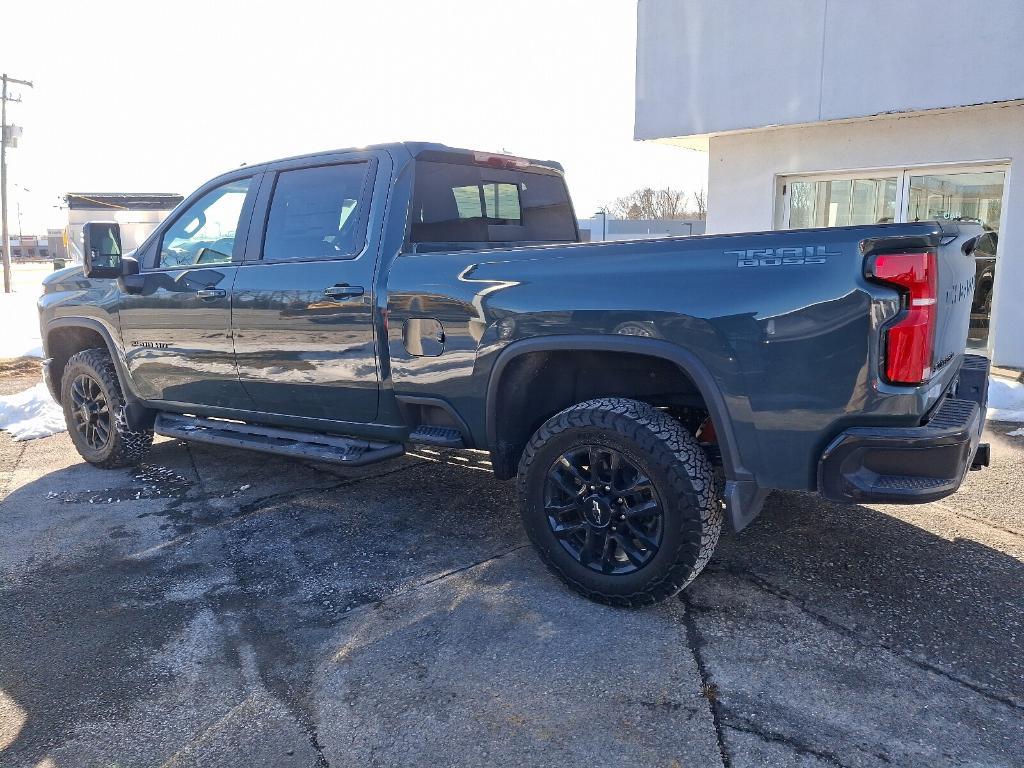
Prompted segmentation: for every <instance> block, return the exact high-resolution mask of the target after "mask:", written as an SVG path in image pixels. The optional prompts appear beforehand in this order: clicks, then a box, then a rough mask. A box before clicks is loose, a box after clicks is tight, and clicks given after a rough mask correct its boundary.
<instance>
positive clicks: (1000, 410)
mask: <svg viewBox="0 0 1024 768" xmlns="http://www.w3.org/2000/svg"><path fill="white" fill-rule="evenodd" d="M988 418H989V420H990V421H1013V422H1022V423H1024V384H1021V383H1020V382H1019V381H1013V380H1012V379H1004V378H1002V377H1000V376H990V377H989V379H988Z"/></svg>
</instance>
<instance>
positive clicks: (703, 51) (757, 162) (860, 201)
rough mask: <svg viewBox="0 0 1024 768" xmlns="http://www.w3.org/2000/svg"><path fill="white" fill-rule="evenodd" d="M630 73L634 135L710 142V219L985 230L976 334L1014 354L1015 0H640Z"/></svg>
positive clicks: (1018, 27)
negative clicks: (988, 309) (988, 295)
mask: <svg viewBox="0 0 1024 768" xmlns="http://www.w3.org/2000/svg"><path fill="white" fill-rule="evenodd" d="M636 84H637V89H636V90H637V95H636V127H635V136H636V138H637V139H656V140H659V141H664V142H669V143H673V144H678V145H679V146H683V147H688V148H690V149H695V150H699V151H703V152H708V153H709V171H708V221H707V225H708V232H735V231H752V230H753V231H756V230H766V229H773V228H774V229H779V228H787V227H810V226H840V225H844V224H859V223H870V222H875V221H881V220H892V221H913V220H915V219H935V218H957V217H964V218H972V219H980V220H981V221H982V222H983V223H984V224H986V225H988V226H989V227H991V228H992V229H994V230H997V231H998V242H999V259H998V260H997V268H996V279H995V285H994V297H993V304H992V322H991V334H990V335H989V336H988V338H987V342H986V340H985V338H984V336H985V333H984V331H982V332H981V334H980V335H981V338H980V339H979V341H980V343H982V344H985V343H987V345H988V349H989V351H990V352H991V353H992V355H993V358H994V361H995V363H996V364H999V365H1006V366H1013V367H1024V334H1022V333H1019V332H1017V331H1016V330H1015V329H1018V328H1021V327H1024V302H1022V301H1021V300H1020V299H1019V296H1020V290H1021V287H1022V286H1024V2H1022V1H1021V0H986V2H973V3H967V2H963V1H962V0H960V1H959V2H958V1H956V0H901V1H900V2H892V1H891V0H857V1H856V2H845V1H844V0H760V1H759V2H749V0H639V7H638V24H637V76H636ZM972 335H974V336H977V335H978V331H977V330H973V331H972Z"/></svg>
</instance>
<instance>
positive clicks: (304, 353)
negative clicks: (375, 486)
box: [232, 152, 390, 423]
mask: <svg viewBox="0 0 1024 768" xmlns="http://www.w3.org/2000/svg"><path fill="white" fill-rule="evenodd" d="M389 174H390V162H389V160H388V158H387V156H386V155H385V154H383V153H374V152H355V153H343V154H339V155H332V156H327V157H324V156H320V157H317V158H315V159H309V158H306V159H303V160H298V161H286V162H283V163H276V164H274V165H272V166H271V168H270V171H269V172H268V174H267V178H266V180H265V181H264V184H263V188H264V193H263V194H261V196H260V198H261V199H260V200H259V201H258V203H257V207H256V213H255V215H254V218H253V222H252V225H251V232H250V236H249V247H248V249H247V251H246V255H245V260H244V261H243V263H242V265H241V266H240V267H239V269H238V275H237V277H236V278H235V284H234V290H233V297H232V303H233V308H232V326H233V335H234V344H235V361H236V364H237V367H238V374H239V377H240V379H241V382H242V385H243V386H244V387H245V389H246V391H247V392H248V393H249V395H250V396H251V397H252V399H253V401H254V403H255V407H256V409H257V410H259V411H261V412H264V413H272V414H280V415H285V416H292V417H303V418H316V419H329V420H332V421H341V422H356V423H365V422H370V421H373V419H374V418H375V417H376V415H377V391H378V370H377V355H376V349H375V346H374V329H373V316H374V314H373V296H372V293H373V291H372V286H373V276H374V270H375V267H376V255H377V252H376V248H377V246H376V243H377V235H379V233H377V232H372V231H370V228H369V227H368V222H369V221H370V220H372V219H371V204H372V205H379V206H381V207H382V206H383V205H384V198H385V197H386V193H387V184H388V180H389ZM375 183H376V193H375Z"/></svg>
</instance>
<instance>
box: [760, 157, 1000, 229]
mask: <svg viewBox="0 0 1024 768" xmlns="http://www.w3.org/2000/svg"><path fill="white" fill-rule="evenodd" d="M992 172H1000V173H1002V174H1003V200H1004V201H1005V199H1006V190H1007V189H1008V188H1009V182H1010V161H1009V160H1008V159H1002V160H988V161H984V162H950V163H939V164H921V165H904V166H896V167H892V166H890V167H884V166H883V167H875V168H860V169H855V170H838V171H814V172H807V173H784V174H782V173H780V174H776V176H775V197H774V200H775V210H774V211H773V216H772V219H773V226H774V228H775V229H776V230H783V229H789V228H790V226H789V224H790V213H791V211H790V197H789V195H790V189H791V187H792V184H793V183H794V182H819V181H846V180H850V179H883V178H895V179H896V212H895V213H896V215H895V217H894V218H893V222H894V223H899V224H905V223H906V222H907V213H908V212H909V210H910V177H911V176H945V175H949V174H956V173H992ZM859 226H863V225H859Z"/></svg>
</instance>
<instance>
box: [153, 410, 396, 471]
mask: <svg viewBox="0 0 1024 768" xmlns="http://www.w3.org/2000/svg"><path fill="white" fill-rule="evenodd" d="M153 431H154V432H156V433H157V434H158V435H164V436H165V437H176V438H178V439H180V440H191V441H194V442H197V443H210V444H212V445H227V446H230V447H232V448H249V449H251V450H254V451H263V452H264V453H276V454H279V455H281V456H293V457H296V458H302V459H310V460H313V461H327V462H331V463H333V464H346V465H348V466H350V467H358V466H362V465H364V464H372V463H374V462H376V461H384V460H385V459H391V458H394V457H395V456H401V455H402V454H403V453H404V452H405V448H403V447H402V445H401V444H399V443H382V442H376V441H372V440H358V439H356V438H351V437H342V436H340V435H318V434H314V433H312V432H302V431H301V430H297V429H280V428H277V427H262V426H256V425H255V424H245V423H243V422H238V421H223V420H221V419H204V418H201V417H199V416H183V415H181V414H177V413H166V412H161V413H158V414H157V417H156V423H155V424H154V425H153Z"/></svg>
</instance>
